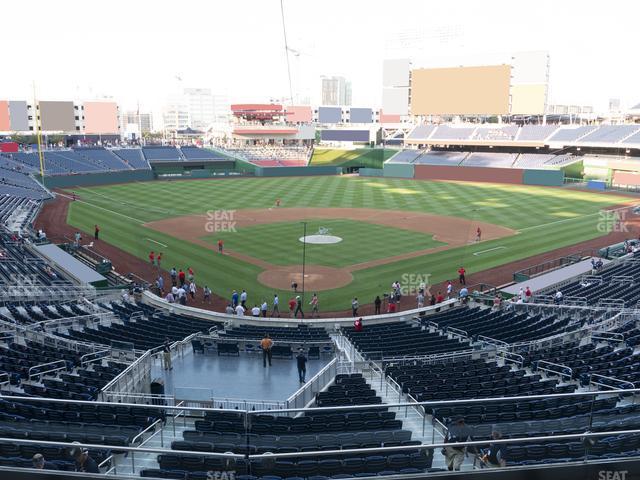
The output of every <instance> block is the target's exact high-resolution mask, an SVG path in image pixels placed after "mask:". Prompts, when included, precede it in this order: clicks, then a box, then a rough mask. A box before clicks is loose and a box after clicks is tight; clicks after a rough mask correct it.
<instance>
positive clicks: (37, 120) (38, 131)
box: [33, 82, 44, 186]
mask: <svg viewBox="0 0 640 480" xmlns="http://www.w3.org/2000/svg"><path fill="white" fill-rule="evenodd" d="M33 111H34V115H33V120H34V128H35V130H36V139H37V141H38V159H39V160H40V179H41V181H42V185H43V186H44V153H43V152H42V125H41V123H40V112H39V111H38V101H37V99H36V82H33Z"/></svg>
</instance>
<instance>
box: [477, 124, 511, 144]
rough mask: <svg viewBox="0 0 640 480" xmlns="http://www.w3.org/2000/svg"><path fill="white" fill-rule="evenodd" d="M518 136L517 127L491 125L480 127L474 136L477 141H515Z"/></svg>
mask: <svg viewBox="0 0 640 480" xmlns="http://www.w3.org/2000/svg"><path fill="white" fill-rule="evenodd" d="M517 134H518V126H517V125H489V126H484V125H482V126H480V127H478V128H477V129H476V131H475V133H474V134H473V137H472V138H473V139H475V140H495V141H501V140H514V139H515V137H516V135H517Z"/></svg>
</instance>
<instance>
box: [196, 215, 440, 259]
mask: <svg viewBox="0 0 640 480" xmlns="http://www.w3.org/2000/svg"><path fill="white" fill-rule="evenodd" d="M321 227H323V228H328V229H329V230H330V232H331V233H330V235H336V236H338V237H340V238H342V241H341V242H339V243H335V244H331V245H314V244H310V243H307V246H306V251H305V257H306V262H307V264H309V265H323V266H327V267H347V266H349V265H354V264H356V263H364V262H368V261H370V260H377V259H380V258H384V257H385V256H393V255H399V254H402V253H407V252H417V251H419V250H424V249H427V248H432V247H437V246H442V245H445V243H443V242H438V241H436V240H433V238H432V237H431V236H429V235H425V234H423V233H419V232H412V231H410V230H403V229H395V228H389V227H386V226H383V225H375V224H372V223H367V222H358V221H354V220H310V221H308V222H307V235H313V234H316V233H317V232H318V231H319V229H320V228H321ZM303 228H304V227H303V225H302V223H301V222H277V223H270V224H262V225H253V226H249V227H244V228H242V227H241V228H239V229H237V232H221V233H219V234H216V235H211V236H208V237H206V238H207V240H208V241H210V242H211V244H212V245H213V244H215V243H216V242H217V240H218V239H222V240H223V241H224V245H225V248H227V249H228V250H232V251H234V252H238V253H242V254H245V255H249V256H251V257H255V258H259V259H261V260H264V261H267V262H270V263H272V264H274V265H296V264H301V263H302V258H301V248H302V243H301V242H300V238H301V237H302V236H303Z"/></svg>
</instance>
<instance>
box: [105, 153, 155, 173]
mask: <svg viewBox="0 0 640 480" xmlns="http://www.w3.org/2000/svg"><path fill="white" fill-rule="evenodd" d="M111 151H112V152H113V153H114V154H115V155H117V156H118V157H120V158H121V159H122V161H123V162H124V163H125V164H127V165H129V166H130V167H131V168H133V169H134V170H149V169H150V168H151V167H150V166H149V162H147V160H146V158H144V155H142V150H141V149H139V148H114V149H113V150H111Z"/></svg>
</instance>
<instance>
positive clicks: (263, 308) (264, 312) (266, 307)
mask: <svg viewBox="0 0 640 480" xmlns="http://www.w3.org/2000/svg"><path fill="white" fill-rule="evenodd" d="M267 310H269V305H267V301H266V300H263V301H262V305H260V311H261V312H262V316H263V317H266V316H267Z"/></svg>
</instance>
